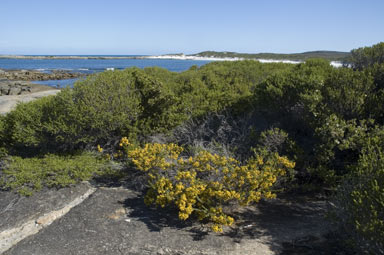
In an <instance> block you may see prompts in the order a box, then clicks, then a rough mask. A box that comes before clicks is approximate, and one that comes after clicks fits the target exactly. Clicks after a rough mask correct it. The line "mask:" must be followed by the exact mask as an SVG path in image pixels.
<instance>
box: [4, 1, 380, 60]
mask: <svg viewBox="0 0 384 255" xmlns="http://www.w3.org/2000/svg"><path fill="white" fill-rule="evenodd" d="M383 10H384V1H383V0H365V1H363V0H360V1H355V0H349V1H348V0H322V1H320V0H318V1H315V0H231V1H230V0H136V1H130V0H103V1H101V0H66V1H60V0H34V1H32V0H1V4H0V11H1V12H0V13H1V15H0V54H166V53H181V52H183V53H187V54H190V53H197V52H200V51H204V50H216V51H236V52H248V53H258V52H275V53H294V52H304V51H311V50H337V51H350V50H351V49H353V48H357V47H361V46H370V45H372V44H376V43H378V42H380V41H384V15H383Z"/></svg>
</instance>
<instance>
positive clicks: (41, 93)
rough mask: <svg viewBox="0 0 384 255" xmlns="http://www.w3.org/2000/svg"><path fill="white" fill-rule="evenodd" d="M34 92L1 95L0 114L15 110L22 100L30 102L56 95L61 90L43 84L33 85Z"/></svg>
mask: <svg viewBox="0 0 384 255" xmlns="http://www.w3.org/2000/svg"><path fill="white" fill-rule="evenodd" d="M32 86H33V87H32V93H30V94H24V95H17V96H0V114H6V113H8V112H10V111H11V110H13V109H14V108H15V107H16V105H17V104H18V103H20V102H24V103H25V102H29V101H32V100H35V99H38V98H41V97H45V96H50V95H56V94H57V93H59V91H60V90H58V89H55V88H52V87H48V86H42V85H37V84H36V85H35V84H33V85H32Z"/></svg>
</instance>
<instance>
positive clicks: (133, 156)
mask: <svg viewBox="0 0 384 255" xmlns="http://www.w3.org/2000/svg"><path fill="white" fill-rule="evenodd" d="M120 147H121V150H120V151H121V152H123V153H122V154H124V155H125V156H127V157H128V159H129V160H130V162H132V163H133V164H134V165H135V166H136V167H137V168H138V169H139V170H141V171H145V172H146V173H147V174H148V177H149V183H148V185H149V190H148V192H147V194H146V196H145V203H146V204H148V205H149V204H155V205H159V206H161V207H165V206H167V205H175V206H176V207H177V208H178V211H179V218H180V219H182V220H186V219H188V218H189V217H190V216H191V215H192V214H194V215H195V216H197V217H198V219H199V220H208V221H210V222H212V223H213V224H212V225H211V228H212V230H213V231H215V232H221V231H222V227H223V226H230V225H232V223H233V222H234V219H233V218H232V217H231V216H229V215H227V214H225V213H224V212H223V206H225V205H226V204H227V203H228V202H229V201H237V202H238V203H239V204H240V205H243V206H245V205H248V204H250V203H252V202H258V201H259V200H260V199H262V198H265V199H268V198H274V197H275V194H274V193H273V192H272V191H271V187H272V185H273V184H274V183H275V182H276V181H277V178H278V177H279V176H282V175H285V174H286V173H287V171H288V170H290V169H292V168H293V167H294V166H295V164H294V163H293V162H291V161H289V160H288V159H287V158H286V157H280V156H279V155H278V154H277V153H276V154H273V155H272V156H271V157H269V158H268V159H266V158H263V157H261V156H255V157H254V158H252V159H251V160H249V161H248V163H247V164H241V162H239V161H238V160H236V159H234V158H231V157H224V156H220V155H217V154H212V153H210V152H208V151H201V152H199V153H198V154H197V155H196V156H194V157H189V158H184V157H182V156H181V155H180V154H181V153H182V152H183V148H182V147H179V146H177V145H176V144H158V143H153V144H145V145H144V146H143V147H137V146H133V145H132V144H130V143H129V141H128V139H126V138H122V139H121V142H120ZM121 152H120V153H121Z"/></svg>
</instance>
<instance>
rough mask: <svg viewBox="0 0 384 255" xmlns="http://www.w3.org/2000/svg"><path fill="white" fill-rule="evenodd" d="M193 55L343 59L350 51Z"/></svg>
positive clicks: (208, 55) (201, 54)
mask: <svg viewBox="0 0 384 255" xmlns="http://www.w3.org/2000/svg"><path fill="white" fill-rule="evenodd" d="M192 56H197V57H216V58H245V59H255V58H256V59H276V60H282V59H286V60H297V61H299V60H306V59H309V58H324V59H327V60H330V61H343V60H346V59H347V58H348V57H349V56H350V52H341V51H308V52H303V53H292V54H279V53H255V54H254V53H237V52H226V51H225V52H217V51H203V52H200V53H197V54H193V55H192Z"/></svg>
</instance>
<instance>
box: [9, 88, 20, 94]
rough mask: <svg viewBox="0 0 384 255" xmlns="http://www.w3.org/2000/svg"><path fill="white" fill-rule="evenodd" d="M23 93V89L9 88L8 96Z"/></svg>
mask: <svg viewBox="0 0 384 255" xmlns="http://www.w3.org/2000/svg"><path fill="white" fill-rule="evenodd" d="M20 92H21V88H20V87H19V86H15V87H11V88H9V91H8V95H10V96H12V95H19V93H20Z"/></svg>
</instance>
